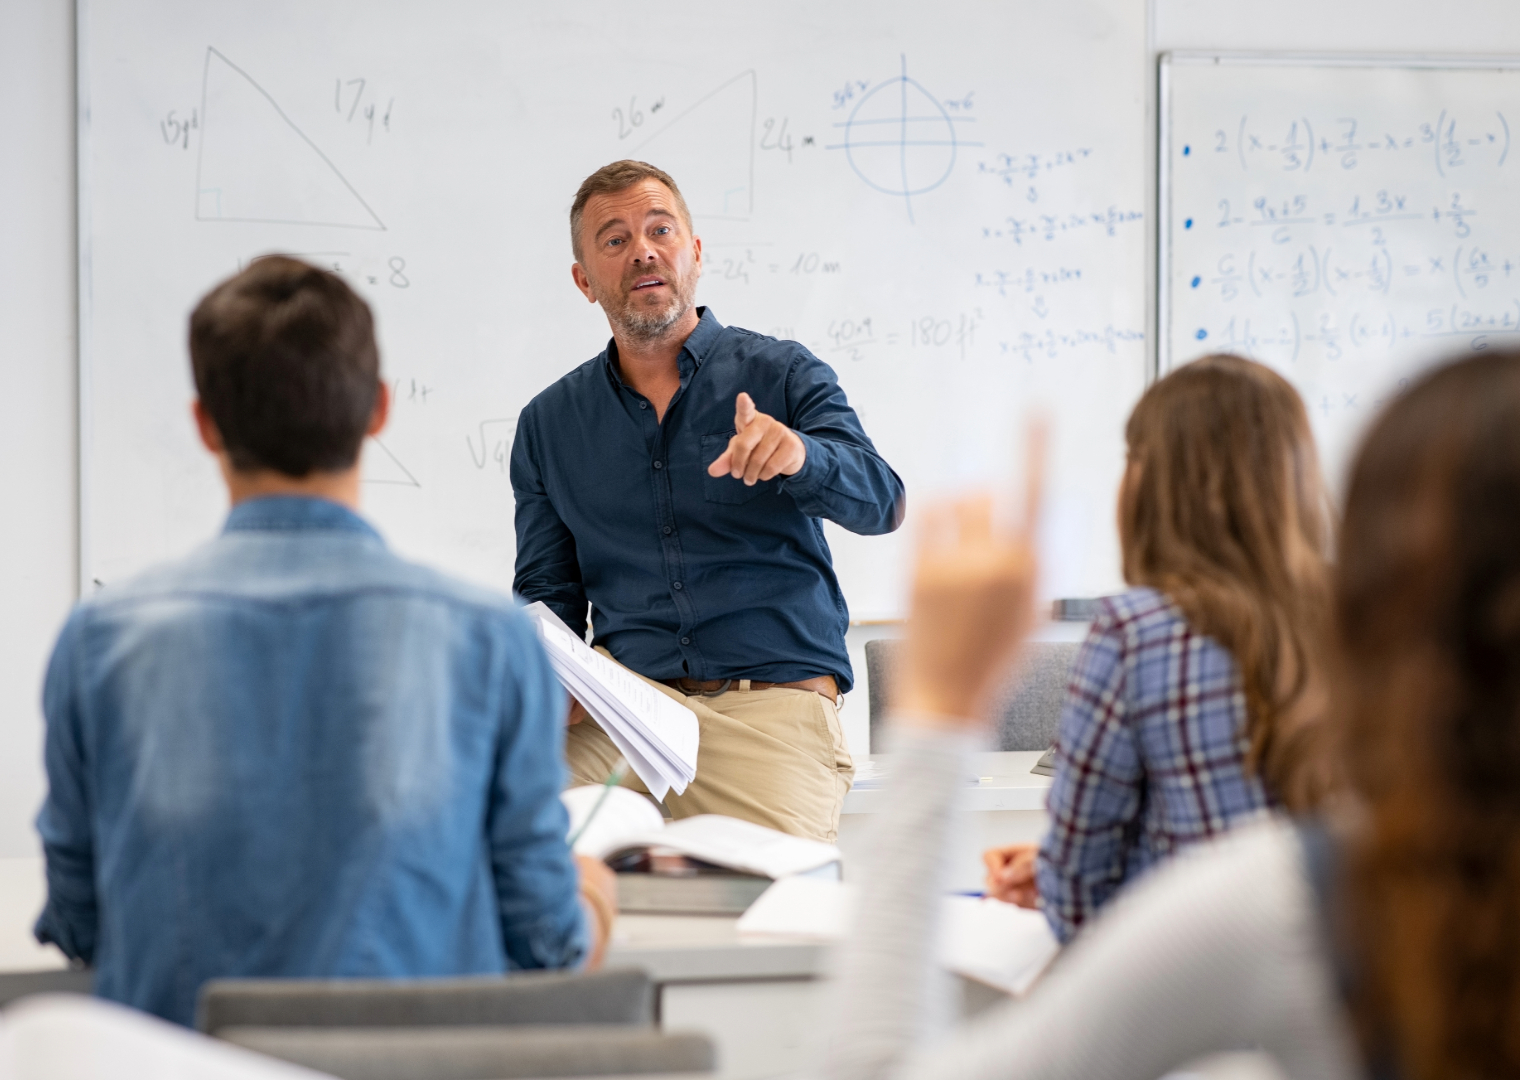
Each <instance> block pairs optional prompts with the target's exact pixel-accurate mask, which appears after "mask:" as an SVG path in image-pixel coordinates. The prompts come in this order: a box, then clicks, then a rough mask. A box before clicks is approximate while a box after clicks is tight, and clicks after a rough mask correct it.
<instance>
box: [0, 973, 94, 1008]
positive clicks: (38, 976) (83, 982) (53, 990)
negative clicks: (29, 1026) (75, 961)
mask: <svg viewBox="0 0 1520 1080" xmlns="http://www.w3.org/2000/svg"><path fill="white" fill-rule="evenodd" d="M94 989H95V972H93V971H91V970H90V969H89V968H58V969H55V970H52V971H7V972H5V973H3V974H0V1008H3V1007H4V1006H6V1005H9V1004H10V1003H11V1002H13V1001H19V1000H20V999H21V998H24V997H30V996H31V995H32V994H90V993H93V992H94Z"/></svg>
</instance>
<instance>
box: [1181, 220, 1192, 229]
mask: <svg viewBox="0 0 1520 1080" xmlns="http://www.w3.org/2000/svg"><path fill="white" fill-rule="evenodd" d="M1182 227H1183V228H1184V229H1191V228H1192V227H1193V219H1192V218H1188V219H1187V220H1186V221H1184V222H1183V223H1182Z"/></svg>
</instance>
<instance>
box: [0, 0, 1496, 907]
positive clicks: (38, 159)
mask: <svg viewBox="0 0 1520 1080" xmlns="http://www.w3.org/2000/svg"><path fill="white" fill-rule="evenodd" d="M1063 2H1070V0H1063ZM1137 2H1138V0H1137ZM1151 3H1152V13H1153V19H1152V25H1153V43H1154V46H1155V48H1156V50H1157V51H1158V52H1160V51H1165V50H1169V49H1235V50H1245V49H1270V50H1282V51H1293V52H1363V53H1365V52H1392V53H1421V54H1430V53H1437V54H1450V55H1484V54H1494V53H1507V54H1516V55H1520V5H1517V4H1515V3H1514V2H1513V0H1447V2H1445V3H1442V4H1439V5H1437V4H1431V3H1427V2H1424V0H1278V2H1277V3H1274V4H1270V5H1263V4H1257V3H1246V2H1243V0H1151ZM73 10H74V5H73V3H72V0H3V2H0V100H3V101H4V102H5V106H6V107H5V108H4V109H3V110H0V393H3V395H4V396H3V400H4V401H5V402H6V404H7V405H8V408H7V409H6V417H7V419H6V420H5V421H4V422H3V423H0V461H3V462H4V465H5V468H4V471H3V473H0V475H3V476H4V480H3V482H0V859H3V858H8V857H11V858H14V857H24V856H31V855H33V854H34V853H35V851H36V845H35V840H34V839H33V836H32V830H31V819H32V816H33V814H34V813H35V812H36V807H37V803H38V801H39V799H40V798H41V795H42V774H41V768H40V762H39V743H40V739H39V736H40V731H41V717H40V713H39V709H38V704H37V703H38V694H39V690H40V686H41V678H42V668H43V664H44V662H45V660H46V656H47V650H48V647H49V646H50V644H51V641H52V637H53V634H54V633H55V632H56V631H57V628H58V626H59V624H60V623H61V622H62V620H63V618H64V615H65V613H66V612H67V609H68V606H69V604H70V602H71V601H72V600H73V598H74V586H75V580H76V563H77V554H76V539H75V538H76V524H77V523H76V517H75V505H76V501H77V499H76V486H75V476H76V456H75V374H74V373H75V344H74V307H75V270H74V250H75V237H74V46H73V22H74V18H73ZM144 12H145V17H147V13H148V12H151V4H150V3H146V2H145V4H144ZM854 636H855V635H852V637H854ZM852 645H856V646H858V643H857V642H855V641H853V640H852ZM863 699H864V694H863V693H862V694H860V695H858V696H857V701H856V702H854V703H852V707H851V709H850V710H848V714H849V716H848V718H849V720H850V721H852V723H851V727H852V728H854V727H856V725H857V724H859V725H862V726H863V720H864V713H865V702H864V700H863ZM852 734H853V731H852ZM9 930H10V928H9V927H0V934H4V933H6V932H8V931H9Z"/></svg>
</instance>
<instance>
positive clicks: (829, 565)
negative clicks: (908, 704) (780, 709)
mask: <svg viewBox="0 0 1520 1080" xmlns="http://www.w3.org/2000/svg"><path fill="white" fill-rule="evenodd" d="M698 310H699V311H700V313H701V320H700V321H699V322H698V324H697V328H696V329H695V330H694V331H692V334H691V336H690V337H689V338H687V340H686V346H685V348H683V349H682V350H681V355H680V358H679V361H678V364H679V368H680V375H681V385H680V389H678V390H677V391H676V394H675V396H674V397H673V398H671V400H670V405H669V407H668V408H667V409H666V411H665V417H664V421H663V422H660V421H657V420H656V419H655V410H654V407H653V406H652V405H650V403H649V401H648V400H646V399H645V398H644V397H643V396H642V395H641V394H638V393H636V392H635V391H634V390H633V389H631V388H630V387H629V386H627V385H626V384H625V383H624V382H623V380H622V378H621V376H620V373H619V369H618V365H617V362H616V358H617V347H616V345H615V344H613V343H611V342H609V343H608V346H607V348H606V350H604V351H603V352H602V353H601V354H600V355H599V356H597V357H596V358H595V359H593V360H589V361H587V362H586V363H584V364H582V365H581V366H580V367H578V368H576V369H575V370H574V371H572V372H570V374H568V375H566V376H565V377H564V378H562V379H560V380H559V381H558V382H556V383H555V384H554V385H552V386H550V387H549V388H548V389H547V390H545V391H544V392H543V393H541V394H539V395H538V396H537V397H536V398H534V399H533V400H532V401H531V402H530V403H529V404H528V407H527V408H526V409H524V410H523V412H522V416H521V417H520V418H519V419H518V424H517V437H516V440H515V441H514V443H513V446H512V490H513V493H514V494H515V495H516V497H517V575H516V580H515V582H514V588H515V589H516V590H517V592H518V593H519V594H521V595H522V596H523V597H524V598H525V599H527V600H542V601H543V602H544V603H545V604H547V605H548V606H549V607H550V608H552V609H553V610H554V611H555V612H556V613H557V614H558V615H559V617H560V618H562V619H564V620H565V622H566V623H567V624H568V625H569V626H570V628H571V629H573V630H576V631H581V632H583V631H584V630H585V626H586V606H587V602H588V601H589V602H590V603H591V604H592V605H593V606H594V608H595V616H594V617H593V620H592V621H593V624H594V626H595V630H596V637H595V642H596V644H598V645H605V646H606V647H607V649H608V650H609V651H610V652H611V653H612V655H613V656H615V657H616V658H617V659H618V660H619V661H620V662H621V663H623V664H625V665H627V666H628V667H630V668H632V669H633V670H635V671H637V672H639V673H640V674H643V675H646V676H649V677H650V678H655V679H674V678H680V677H681V676H683V675H689V676H691V677H692V678H696V679H730V678H754V679H761V680H766V681H769V682H793V681H796V680H799V679H808V678H812V677H814V676H818V675H833V676H835V678H837V679H838V680H839V686H840V689H841V690H842V691H843V690H848V689H849V688H850V684H851V672H850V660H849V656H848V654H847V653H846V651H845V644H844V633H845V628H846V627H847V626H848V624H849V613H848V611H847V609H846V607H845V601H844V596H843V594H842V593H841V592H840V590H839V581H838V579H837V578H836V577H835V576H834V567H833V562H832V560H831V558H830V556H829V547H828V543H827V542H826V541H825V540H824V536H823V524H822V519H824V518H827V519H828V520H830V521H833V522H835V523H836V524H838V525H841V526H843V527H844V528H846V529H849V530H850V531H851V532H856V533H862V534H865V535H873V534H878V533H886V532H891V531H892V530H893V529H895V528H896V527H897V525H898V523H899V522H900V521H901V520H902V501H903V484H902V480H900V479H899V478H898V476H897V474H896V473H895V472H893V471H892V469H891V468H890V467H889V466H888V465H887V463H886V462H885V461H883V460H882V459H881V456H880V455H879V454H877V452H876V447H874V446H873V445H872V444H871V440H870V439H869V438H867V437H866V433H865V431H864V430H863V429H862V428H861V426H860V420H859V418H857V417H856V415H855V411H854V410H853V409H851V408H850V405H849V402H848V401H846V400H845V395H844V390H842V389H841V388H840V386H839V382H838V379H837V378H836V377H835V375H834V372H833V370H832V369H830V368H829V366H828V365H827V364H825V363H823V361H821V360H819V359H818V358H817V357H815V356H814V355H813V354H812V353H810V352H808V351H807V349H805V348H803V347H802V346H801V345H799V344H797V343H796V342H795V341H780V340H778V339H776V338H772V337H765V336H764V335H761V334H755V333H751V332H750V331H748V330H740V329H738V328H737V327H725V326H723V325H722V324H721V323H719V322H718V320H717V319H716V318H715V317H714V316H713V314H712V312H711V311H710V310H708V309H707V308H700V309H698ZM741 391H743V392H746V393H748V394H749V395H750V397H752V398H754V401H755V407H756V408H758V409H759V410H760V411H761V412H763V413H766V414H768V415H770V416H773V417H775V418H776V419H778V420H780V421H782V422H783V423H785V424H786V425H787V426H788V427H790V428H791V429H792V430H793V431H795V432H797V434H798V435H800V436H801V438H802V441H803V443H804V445H805V446H806V447H807V461H806V463H805V464H804V465H803V467H802V469H801V471H799V472H798V473H797V474H796V475H795V476H778V477H776V478H775V479H773V480H764V481H759V482H757V483H756V484H755V485H754V486H753V487H748V486H746V485H745V484H744V481H742V480H735V479H733V478H732V477H730V476H726V475H725V476H717V477H714V476H709V475H707V467H708V466H709V465H711V464H712V463H713V461H715V460H716V459H717V457H718V455H720V454H721V453H723V451H724V450H725V449H727V447H728V441H729V439H731V438H732V437H733V435H734V399H735V398H736V397H738V395H739V393H740V392H741Z"/></svg>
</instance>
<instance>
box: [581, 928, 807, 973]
mask: <svg viewBox="0 0 1520 1080" xmlns="http://www.w3.org/2000/svg"><path fill="white" fill-rule="evenodd" d="M738 922H739V919H738V917H737V916H725V915H619V916H618V921H617V925H616V927H614V929H613V932H612V942H611V944H610V946H609V947H608V949H607V966H608V967H641V968H643V969H644V970H646V971H648V972H649V974H650V976H651V977H652V978H653V979H654V980H655V981H656V982H660V983H667V982H709V981H721V982H733V981H748V980H754V979H810V978H813V977H815V976H817V975H819V974H821V973H822V971H823V961H824V954H825V952H826V951H827V949H828V946H827V945H826V944H824V943H823V942H820V941H816V940H814V939H812V938H789V937H771V936H765V937H741V936H740V934H739V931H738V928H737V927H738Z"/></svg>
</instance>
